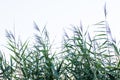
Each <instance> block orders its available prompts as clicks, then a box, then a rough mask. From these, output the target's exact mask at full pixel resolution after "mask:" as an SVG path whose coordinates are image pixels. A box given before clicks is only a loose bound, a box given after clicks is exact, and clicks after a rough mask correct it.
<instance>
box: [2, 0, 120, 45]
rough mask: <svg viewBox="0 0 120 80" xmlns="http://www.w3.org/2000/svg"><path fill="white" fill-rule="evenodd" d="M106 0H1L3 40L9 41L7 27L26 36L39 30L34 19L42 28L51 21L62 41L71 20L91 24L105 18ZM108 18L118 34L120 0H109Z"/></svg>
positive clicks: (76, 22) (50, 23)
mask: <svg viewBox="0 0 120 80" xmlns="http://www.w3.org/2000/svg"><path fill="white" fill-rule="evenodd" d="M104 3H105V0H0V44H4V43H5V40H6V38H5V29H7V30H12V31H13V29H14V26H15V30H16V34H17V35H20V37H21V38H22V39H27V38H28V37H31V36H32V35H33V33H34V32H35V30H34V28H33V21H35V22H36V23H37V24H38V25H39V26H40V28H42V27H44V25H47V29H48V31H49V33H50V35H51V36H52V38H55V36H56V40H57V41H59V40H60V39H61V37H62V33H63V32H62V31H63V28H65V27H70V26H69V25H70V24H73V25H77V26H79V24H80V21H82V22H83V25H85V27H86V26H88V25H92V24H95V23H96V22H99V21H101V20H104V13H103V11H104V10H103V7H104ZM106 3H107V11H108V21H109V24H110V28H111V29H112V32H113V34H114V36H116V38H119V37H118V36H119V35H120V31H119V26H120V22H119V21H120V9H119V8H120V5H119V4H120V0H106ZM14 24H15V25H14Z"/></svg>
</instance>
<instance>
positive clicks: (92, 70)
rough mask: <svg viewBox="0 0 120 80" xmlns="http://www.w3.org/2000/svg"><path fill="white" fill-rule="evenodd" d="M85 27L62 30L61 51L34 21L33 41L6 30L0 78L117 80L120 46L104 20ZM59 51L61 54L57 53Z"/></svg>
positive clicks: (1, 55) (119, 72)
mask: <svg viewBox="0 0 120 80" xmlns="http://www.w3.org/2000/svg"><path fill="white" fill-rule="evenodd" d="M104 13H105V20H104V21H100V22H98V23H97V24H95V25H94V27H97V30H95V32H94V36H93V37H91V34H90V33H89V28H88V29H87V30H85V29H84V26H83V25H82V23H81V25H80V26H78V27H76V26H72V27H71V30H70V31H71V32H72V35H69V34H68V33H67V32H65V33H64V36H63V42H62V43H61V45H62V47H61V51H60V52H56V51H55V52H53V50H52V46H54V45H52V43H51V42H50V37H49V33H48V31H47V29H46V27H44V28H43V29H40V28H39V27H38V26H37V24H36V23H35V22H34V27H35V29H36V34H35V36H34V38H35V42H33V44H32V45H30V40H26V41H25V42H22V41H21V40H20V39H16V36H15V34H13V33H12V32H10V31H6V36H7V45H6V48H7V49H8V50H9V52H8V53H7V54H9V55H10V60H9V62H7V60H6V57H5V56H4V53H3V52H4V51H1V52H0V79H2V80H120V48H119V44H117V43H118V42H116V41H115V40H114V39H113V38H112V33H111V30H110V28H109V25H108V22H107V20H106V16H107V12H106V7H105V8H104ZM59 54H60V55H62V57H60V56H58V55H59Z"/></svg>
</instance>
